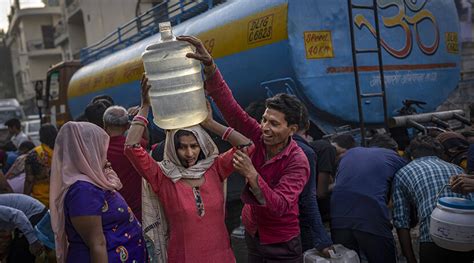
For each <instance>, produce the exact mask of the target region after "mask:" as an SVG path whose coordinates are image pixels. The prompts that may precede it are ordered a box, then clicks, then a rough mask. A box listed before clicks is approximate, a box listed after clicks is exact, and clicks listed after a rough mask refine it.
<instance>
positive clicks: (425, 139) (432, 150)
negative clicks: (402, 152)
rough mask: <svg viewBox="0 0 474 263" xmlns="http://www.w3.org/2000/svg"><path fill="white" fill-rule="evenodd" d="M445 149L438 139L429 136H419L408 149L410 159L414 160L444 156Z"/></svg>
mask: <svg viewBox="0 0 474 263" xmlns="http://www.w3.org/2000/svg"><path fill="white" fill-rule="evenodd" d="M443 151H444V147H443V145H442V144H441V143H440V142H439V141H438V140H437V139H436V138H433V137H431V136H429V135H418V136H416V137H415V138H413V140H411V142H410V145H409V146H408V148H407V149H406V154H407V156H408V157H411V158H413V159H416V158H420V157H425V156H437V157H440V158H441V157H442V156H443Z"/></svg>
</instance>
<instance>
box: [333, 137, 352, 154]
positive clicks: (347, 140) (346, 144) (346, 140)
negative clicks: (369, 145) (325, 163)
mask: <svg viewBox="0 0 474 263" xmlns="http://www.w3.org/2000/svg"><path fill="white" fill-rule="evenodd" d="M331 141H332V142H333V143H335V144H337V145H338V146H339V147H341V148H344V149H346V150H349V149H352V148H354V147H356V142H355V140H354V137H352V135H350V134H341V135H337V136H336V137H334V138H332V139H331Z"/></svg>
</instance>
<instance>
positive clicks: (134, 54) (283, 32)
mask: <svg viewBox="0 0 474 263" xmlns="http://www.w3.org/2000/svg"><path fill="white" fill-rule="evenodd" d="M354 2H356V1H354ZM357 3H358V4H361V5H370V4H371V3H372V1H364V0H360V1H357ZM377 7H378V12H379V16H378V17H379V27H380V40H381V42H380V43H381V46H382V62H383V70H384V78H383V79H384V82H385V86H386V87H385V88H386V93H385V94H386V95H385V96H386V102H387V103H386V108H387V113H388V116H389V117H390V116H396V115H397V114H398V112H397V110H398V109H400V108H401V107H402V106H403V105H402V101H403V100H406V99H410V100H418V101H423V102H426V105H425V106H424V109H423V111H421V112H432V111H434V110H435V109H436V107H438V106H439V105H440V104H442V103H443V102H444V101H445V100H446V98H447V97H448V96H449V94H450V93H451V92H452V91H453V90H454V89H455V88H456V87H457V84H458V81H459V76H460V55H459V53H460V51H459V38H460V36H459V34H458V32H459V22H458V16H457V13H456V7H455V4H454V2H453V1H451V0H431V1H427V0H424V1H416V2H413V1H409V0H379V1H377ZM348 8H349V7H348V4H347V0H333V1H326V0H287V1H285V0H267V1H254V0H234V1H227V2H225V3H224V4H221V5H219V6H217V7H215V8H213V9H211V10H209V11H208V12H206V13H203V14H201V15H199V16H197V17H194V18H192V19H190V20H187V21H185V22H183V23H181V24H179V25H177V26H175V27H174V31H175V34H176V35H195V36H197V37H199V38H200V39H201V40H202V41H203V43H204V44H205V46H206V47H207V48H208V50H209V51H210V52H211V54H212V56H213V57H214V58H215V60H216V63H217V65H218V67H219V69H220V70H221V72H222V74H223V76H224V78H225V79H226V81H227V82H228V84H229V86H230V88H231V89H232V92H233V94H234V96H235V97H236V99H237V100H238V101H239V103H240V104H241V105H242V106H243V107H245V106H246V105H248V104H249V103H250V102H252V101H255V100H261V99H265V98H267V97H269V96H272V95H274V94H276V93H279V92H287V93H292V94H295V95H297V96H298V97H299V98H300V99H301V100H302V101H303V102H304V103H305V104H306V106H307V107H308V109H309V112H310V118H311V121H312V122H313V124H315V125H316V126H317V127H318V128H319V129H320V130H321V131H322V132H324V133H331V132H333V131H334V129H335V128H336V127H338V126H341V125H343V124H357V122H358V121H359V113H358V106H357V105H358V102H357V100H358V97H357V93H356V88H355V74H354V68H353V59H352V58H353V50H352V44H351V43H352V42H351V33H350V26H349V25H350V23H354V39H355V41H354V44H355V47H356V48H357V49H373V48H376V46H377V40H376V37H375V35H376V34H375V28H376V27H375V22H374V16H373V12H372V11H370V10H358V9H357V10H356V9H354V10H353V12H354V16H353V20H351V19H349V13H348V11H349V10H348ZM158 40H159V35H153V36H151V37H149V38H146V39H144V40H142V41H140V42H138V43H135V44H133V45H131V46H129V47H127V48H125V49H123V50H120V51H118V52H115V53H113V54H111V55H109V56H107V57H104V58H102V59H100V60H97V61H95V62H92V63H90V64H88V65H85V66H84V67H83V68H81V69H80V70H79V71H77V72H76V73H75V74H74V76H73V77H72V79H71V82H70V85H69V89H68V102H69V108H70V110H71V113H72V116H73V118H75V117H77V116H78V115H80V113H81V112H82V111H83V109H84V108H85V106H86V105H87V103H88V102H89V101H90V100H91V99H92V98H93V97H94V96H96V95H100V94H108V95H110V96H112V97H113V98H114V100H115V101H116V103H117V104H119V105H123V106H125V107H128V106H133V105H138V104H139V102H140V98H139V95H140V92H139V87H140V85H139V81H140V78H141V75H142V73H143V65H142V61H141V59H140V56H141V54H142V53H143V51H144V50H145V47H146V46H147V45H149V44H152V43H156V42H158ZM356 57H357V64H358V67H357V69H358V71H359V74H358V76H359V79H360V83H361V92H362V93H376V92H379V91H380V89H381V77H380V75H379V62H378V60H377V55H376V54H373V53H364V54H357V56H356ZM362 109H363V112H364V119H365V122H367V123H368V124H381V123H383V121H384V111H383V103H382V99H381V98H380V97H371V98H365V99H363V100H362Z"/></svg>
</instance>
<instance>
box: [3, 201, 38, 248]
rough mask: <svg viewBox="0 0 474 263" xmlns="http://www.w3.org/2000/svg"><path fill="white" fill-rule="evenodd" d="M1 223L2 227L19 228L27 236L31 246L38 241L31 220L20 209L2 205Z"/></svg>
mask: <svg viewBox="0 0 474 263" xmlns="http://www.w3.org/2000/svg"><path fill="white" fill-rule="evenodd" d="M0 222H2V225H7V226H10V227H11V228H18V229H19V230H20V231H21V232H22V233H23V234H24V235H25V237H26V239H27V240H28V243H29V244H33V243H34V242H36V241H37V240H38V239H37V238H36V234H35V230H34V229H33V226H32V225H31V223H30V220H28V217H26V215H25V214H24V213H23V212H22V211H20V210H18V209H15V208H11V207H8V206H3V205H0Z"/></svg>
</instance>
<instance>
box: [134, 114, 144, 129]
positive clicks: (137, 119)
mask: <svg viewBox="0 0 474 263" xmlns="http://www.w3.org/2000/svg"><path fill="white" fill-rule="evenodd" d="M132 121H138V122H142V123H143V124H144V125H145V126H147V125H148V120H147V119H146V118H145V117H143V116H141V115H136V116H135V117H133V120H132Z"/></svg>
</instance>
